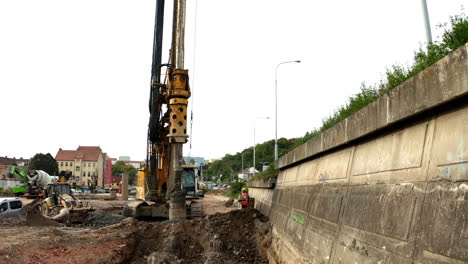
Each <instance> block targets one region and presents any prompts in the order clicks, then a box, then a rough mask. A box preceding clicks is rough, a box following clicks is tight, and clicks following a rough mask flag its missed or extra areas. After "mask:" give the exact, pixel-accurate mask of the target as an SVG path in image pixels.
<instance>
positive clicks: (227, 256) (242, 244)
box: [131, 208, 271, 264]
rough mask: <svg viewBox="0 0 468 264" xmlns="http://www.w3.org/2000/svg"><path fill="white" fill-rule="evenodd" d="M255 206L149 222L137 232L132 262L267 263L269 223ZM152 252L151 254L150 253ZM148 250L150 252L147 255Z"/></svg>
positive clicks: (195, 263) (183, 263)
mask: <svg viewBox="0 0 468 264" xmlns="http://www.w3.org/2000/svg"><path fill="white" fill-rule="evenodd" d="M267 220H268V219H267V218H266V217H264V216H263V215H261V214H260V213H259V212H258V211H257V210H256V209H250V208H249V209H245V210H236V211H232V212H229V213H225V214H215V215H210V216H206V217H204V218H202V219H200V218H199V219H193V220H190V221H183V222H178V223H152V224H147V225H144V226H141V227H140V228H139V230H138V231H137V232H136V237H137V238H138V240H140V243H139V244H138V245H137V247H136V249H135V252H134V255H133V257H132V259H131V260H132V262H133V263H147V259H148V258H152V259H153V263H181V264H185V263H187V264H188V263H193V264H197V263H200V264H216V263H226V264H240V263H268V260H267V257H266V253H265V250H266V248H267V247H268V246H269V243H270V236H269V233H270V229H271V226H270V224H269V223H268V222H267ZM151 253H152V254H151ZM150 254H151V256H149V255H150Z"/></svg>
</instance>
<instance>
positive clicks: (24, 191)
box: [8, 166, 58, 198]
mask: <svg viewBox="0 0 468 264" xmlns="http://www.w3.org/2000/svg"><path fill="white" fill-rule="evenodd" d="M16 174H17V175H19V176H21V178H23V180H24V183H23V184H22V185H20V186H17V187H15V188H13V194H15V195H16V196H25V197H26V198H37V197H40V196H42V193H43V189H44V187H46V186H47V184H50V183H53V182H54V181H56V180H58V177H57V176H50V175H49V174H48V173H47V172H45V171H42V170H34V171H31V173H29V174H27V173H25V172H24V171H22V170H21V169H20V168H18V167H16V166H11V169H10V173H9V175H8V177H10V178H13V177H14V175H16Z"/></svg>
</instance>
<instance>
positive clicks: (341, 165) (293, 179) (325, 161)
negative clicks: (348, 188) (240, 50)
mask: <svg viewBox="0 0 468 264" xmlns="http://www.w3.org/2000/svg"><path fill="white" fill-rule="evenodd" d="M352 151H353V149H352V148H348V149H345V150H342V151H338V152H335V153H332V154H330V155H327V156H326V157H323V158H318V159H315V160H311V161H308V162H304V163H301V164H299V165H298V166H294V167H291V168H288V169H286V170H284V171H285V172H284V173H283V174H282V175H280V177H282V178H281V182H280V181H278V185H279V186H307V185H313V184H317V183H334V184H336V183H338V182H346V181H347V179H346V171H347V169H348V167H347V164H348V163H349V161H350V157H351V153H352Z"/></svg>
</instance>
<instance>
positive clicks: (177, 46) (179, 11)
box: [171, 0, 186, 69]
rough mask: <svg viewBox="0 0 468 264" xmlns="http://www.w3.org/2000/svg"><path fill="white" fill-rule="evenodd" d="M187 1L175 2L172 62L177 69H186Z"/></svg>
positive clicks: (175, 0)
mask: <svg viewBox="0 0 468 264" xmlns="http://www.w3.org/2000/svg"><path fill="white" fill-rule="evenodd" d="M185 8H186V2H185V0H174V16H173V22H172V51H171V53H172V54H171V61H172V64H173V65H174V66H175V68H176V69H183V68H184V44H185Z"/></svg>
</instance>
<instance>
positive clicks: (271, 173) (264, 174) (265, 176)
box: [251, 139, 300, 181]
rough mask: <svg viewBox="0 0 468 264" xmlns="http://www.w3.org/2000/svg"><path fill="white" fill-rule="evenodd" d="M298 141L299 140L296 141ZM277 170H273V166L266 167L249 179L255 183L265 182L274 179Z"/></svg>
mask: <svg viewBox="0 0 468 264" xmlns="http://www.w3.org/2000/svg"><path fill="white" fill-rule="evenodd" d="M298 140H300V139H298ZM278 172H279V170H278V169H276V168H275V164H271V165H270V166H268V168H267V169H266V170H264V171H262V172H260V173H259V174H257V175H255V177H253V178H252V179H251V181H256V180H266V179H268V178H272V177H276V176H277V175H278Z"/></svg>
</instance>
